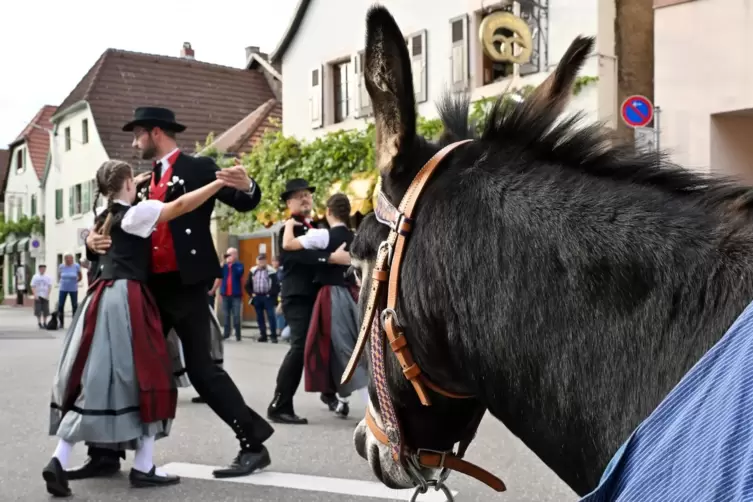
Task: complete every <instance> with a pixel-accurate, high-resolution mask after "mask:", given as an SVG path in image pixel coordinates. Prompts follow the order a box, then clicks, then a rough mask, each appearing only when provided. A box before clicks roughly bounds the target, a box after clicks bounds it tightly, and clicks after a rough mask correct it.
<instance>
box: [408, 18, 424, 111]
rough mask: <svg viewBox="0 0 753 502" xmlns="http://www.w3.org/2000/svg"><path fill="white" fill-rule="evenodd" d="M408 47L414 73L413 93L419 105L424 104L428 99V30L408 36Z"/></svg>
mask: <svg viewBox="0 0 753 502" xmlns="http://www.w3.org/2000/svg"><path fill="white" fill-rule="evenodd" d="M405 43H406V44H407V45H408V55H409V56H410V66H411V71H412V72H413V93H414V94H415V96H416V102H417V103H423V102H424V101H426V100H427V99H428V92H427V89H426V88H427V86H428V79H427V76H428V75H427V70H426V30H423V31H420V32H419V33H416V34H413V35H410V36H408V38H406V39H405Z"/></svg>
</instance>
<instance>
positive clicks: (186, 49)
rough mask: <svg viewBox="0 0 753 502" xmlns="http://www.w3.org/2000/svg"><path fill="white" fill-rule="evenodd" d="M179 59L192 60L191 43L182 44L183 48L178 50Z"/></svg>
mask: <svg viewBox="0 0 753 502" xmlns="http://www.w3.org/2000/svg"><path fill="white" fill-rule="evenodd" d="M180 57H182V58H186V59H194V57H193V49H192V48H191V42H183V48H182V49H181V50H180Z"/></svg>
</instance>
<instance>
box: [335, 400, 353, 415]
mask: <svg viewBox="0 0 753 502" xmlns="http://www.w3.org/2000/svg"><path fill="white" fill-rule="evenodd" d="M349 413H350V405H349V404H348V403H346V402H345V401H337V408H336V409H335V415H336V416H338V417H340V418H348V414H349Z"/></svg>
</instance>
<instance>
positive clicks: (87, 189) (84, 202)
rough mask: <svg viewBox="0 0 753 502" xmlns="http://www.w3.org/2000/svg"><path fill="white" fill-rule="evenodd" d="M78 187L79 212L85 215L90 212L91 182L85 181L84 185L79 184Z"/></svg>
mask: <svg viewBox="0 0 753 502" xmlns="http://www.w3.org/2000/svg"><path fill="white" fill-rule="evenodd" d="M79 186H80V187H81V212H82V213H85V212H87V211H91V209H92V183H91V181H87V182H86V183H81V184H80V185H79Z"/></svg>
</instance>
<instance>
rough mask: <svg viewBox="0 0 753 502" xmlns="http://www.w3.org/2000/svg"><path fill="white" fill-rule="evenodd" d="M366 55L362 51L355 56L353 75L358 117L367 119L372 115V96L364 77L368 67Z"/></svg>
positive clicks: (355, 107) (355, 106)
mask: <svg viewBox="0 0 753 502" xmlns="http://www.w3.org/2000/svg"><path fill="white" fill-rule="evenodd" d="M365 61H366V54H365V52H364V51H361V52H359V53H357V54H356V55H354V56H353V73H354V74H355V79H356V82H355V84H356V85H355V87H356V90H355V95H354V96H353V97H354V98H355V104H354V105H353V108H354V111H355V116H356V117H367V116H369V115H371V114H372V113H373V112H372V107H371V96H369V91H367V90H366V77H365V75H364V69H365V66H366V63H365Z"/></svg>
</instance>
